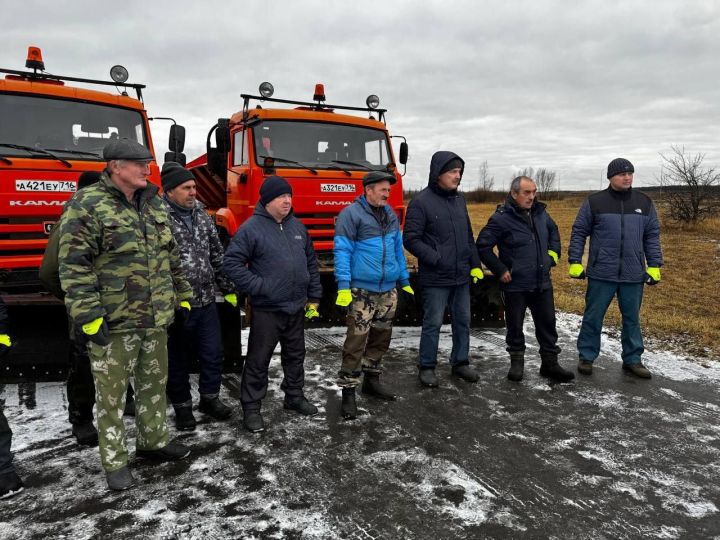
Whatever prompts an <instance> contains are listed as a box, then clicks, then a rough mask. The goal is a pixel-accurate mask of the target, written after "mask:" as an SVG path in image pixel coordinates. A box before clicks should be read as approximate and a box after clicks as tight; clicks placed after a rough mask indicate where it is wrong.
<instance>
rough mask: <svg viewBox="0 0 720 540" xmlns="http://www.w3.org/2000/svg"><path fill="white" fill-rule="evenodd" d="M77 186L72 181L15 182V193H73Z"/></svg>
mask: <svg viewBox="0 0 720 540" xmlns="http://www.w3.org/2000/svg"><path fill="white" fill-rule="evenodd" d="M76 190H77V184H76V183H75V182H73V181H71V180H15V191H54V192H57V191H60V192H68V193H73V192H75V191H76Z"/></svg>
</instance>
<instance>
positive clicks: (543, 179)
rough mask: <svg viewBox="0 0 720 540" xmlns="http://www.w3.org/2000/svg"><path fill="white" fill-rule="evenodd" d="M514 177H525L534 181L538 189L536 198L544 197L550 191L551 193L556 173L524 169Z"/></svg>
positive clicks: (546, 170)
mask: <svg viewBox="0 0 720 540" xmlns="http://www.w3.org/2000/svg"><path fill="white" fill-rule="evenodd" d="M515 176H527V177H528V178H532V179H533V180H535V183H536V184H537V189H538V196H540V197H546V196H547V194H548V193H550V191H552V189H553V187H554V185H555V180H556V179H557V173H556V172H555V171H553V170H550V169H546V168H544V167H540V168H539V169H538V170H537V171H536V170H535V169H533V168H532V167H525V168H524V169H522V170H521V171H518V172H517V174H516V175H515Z"/></svg>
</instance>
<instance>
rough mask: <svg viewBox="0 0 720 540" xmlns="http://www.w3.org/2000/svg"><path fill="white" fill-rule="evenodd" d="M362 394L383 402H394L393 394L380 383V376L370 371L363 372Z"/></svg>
mask: <svg viewBox="0 0 720 540" xmlns="http://www.w3.org/2000/svg"><path fill="white" fill-rule="evenodd" d="M362 393H363V394H367V395H368V396H375V397H376V398H379V399H384V400H385V401H395V394H393V393H392V392H391V391H390V390H388V389H387V388H385V387H384V386H383V385H382V383H381V382H380V374H379V373H372V372H370V371H366V372H365V376H364V377H363V384H362Z"/></svg>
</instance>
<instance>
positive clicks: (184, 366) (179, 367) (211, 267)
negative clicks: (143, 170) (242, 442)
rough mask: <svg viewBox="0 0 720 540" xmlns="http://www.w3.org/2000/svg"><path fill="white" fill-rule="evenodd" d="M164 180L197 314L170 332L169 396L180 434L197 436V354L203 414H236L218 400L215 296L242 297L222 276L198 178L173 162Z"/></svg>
mask: <svg viewBox="0 0 720 540" xmlns="http://www.w3.org/2000/svg"><path fill="white" fill-rule="evenodd" d="M161 176H162V187H163V191H164V192H165V194H164V195H163V201H164V202H165V205H166V207H167V210H168V213H169V215H170V227H171V229H172V232H173V236H174V237H175V241H176V242H177V243H178V246H179V249H180V257H181V260H182V267H183V271H184V273H185V275H186V276H187V278H188V281H189V282H190V285H192V289H193V297H192V300H190V305H191V306H192V311H191V312H190V313H189V314H188V316H187V317H186V318H182V317H178V318H177V319H176V321H175V322H174V323H173V324H172V325H171V326H170V328H169V330H168V334H169V336H168V384H167V396H168V399H170V403H172V405H173V408H174V409H175V426H176V427H177V429H179V430H182V431H192V430H194V429H195V426H196V421H195V417H194V416H193V413H192V397H191V396H190V377H189V363H190V360H191V358H192V355H194V356H195V357H196V358H197V360H198V364H199V366H200V378H199V390H200V406H199V410H200V412H203V413H205V414H207V415H209V416H211V417H213V418H215V419H217V420H225V419H227V418H229V417H230V416H231V415H232V409H231V408H230V407H228V406H227V405H225V404H224V403H223V402H222V401H220V398H219V394H220V377H221V375H222V367H223V348H222V336H221V334H220V319H219V316H218V308H217V305H216V303H215V296H216V293H217V291H218V290H220V291H221V292H222V293H223V295H224V296H225V300H226V301H227V302H229V303H230V304H232V305H233V306H237V295H236V294H235V286H234V285H233V283H232V282H231V281H230V280H229V279H228V278H227V277H226V276H225V274H223V272H222V265H223V247H222V244H221V243H220V238H219V237H218V233H217V229H216V228H215V223H214V221H213V220H212V218H211V217H210V216H209V215H208V214H207V212H205V210H204V207H203V205H202V203H200V201H198V200H197V199H196V198H195V197H196V193H197V191H196V188H195V177H194V176H193V174H192V173H191V172H190V171H189V170H187V169H186V168H185V167H183V166H182V165H180V164H178V163H173V162H167V163H165V164H164V165H163V168H162V175H161Z"/></svg>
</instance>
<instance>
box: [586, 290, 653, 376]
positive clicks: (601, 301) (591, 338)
mask: <svg viewBox="0 0 720 540" xmlns="http://www.w3.org/2000/svg"><path fill="white" fill-rule="evenodd" d="M644 287H645V284H644V283H618V282H615V281H601V280H598V279H588V286H587V292H586V293H585V314H584V315H583V320H582V326H581V327H580V334H579V335H578V340H577V348H578V354H579V356H580V359H581V360H583V361H586V362H593V361H594V360H595V359H596V358H597V357H598V355H599V354H600V334H601V332H602V324H603V320H604V319H605V314H606V313H607V310H608V307H610V302H612V299H613V298H614V297H615V296H617V299H618V307H619V308H620V314H621V315H622V334H621V336H622V361H623V363H624V364H627V365H631V364H639V363H640V357H641V356H642V353H643V352H644V351H645V348H644V347H643V338H642V332H641V330H640V305H641V304H642V297H643V290H644Z"/></svg>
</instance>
